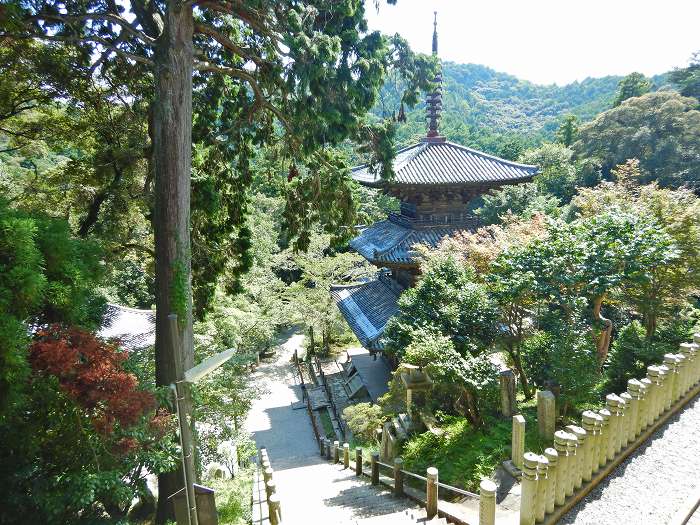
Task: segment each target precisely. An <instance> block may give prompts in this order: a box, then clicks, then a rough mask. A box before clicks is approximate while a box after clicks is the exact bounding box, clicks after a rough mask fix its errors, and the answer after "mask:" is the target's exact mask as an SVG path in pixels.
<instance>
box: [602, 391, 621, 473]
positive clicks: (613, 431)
mask: <svg viewBox="0 0 700 525" xmlns="http://www.w3.org/2000/svg"><path fill="white" fill-rule="evenodd" d="M605 405H606V406H607V407H608V411H609V412H610V419H609V425H608V460H612V459H613V458H614V457H615V449H616V447H617V439H618V438H617V435H618V432H619V431H620V426H619V422H620V418H619V415H618V413H617V396H616V395H615V394H608V395H607V396H605Z"/></svg>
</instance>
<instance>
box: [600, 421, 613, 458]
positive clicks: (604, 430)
mask: <svg viewBox="0 0 700 525" xmlns="http://www.w3.org/2000/svg"><path fill="white" fill-rule="evenodd" d="M598 414H599V415H600V417H601V418H603V422H602V426H601V439H600V447H599V456H598V467H599V468H603V467H604V466H605V464H606V463H607V462H608V449H609V448H610V418H611V417H612V414H611V413H610V410H608V409H607V408H602V409H600V410H599V411H598Z"/></svg>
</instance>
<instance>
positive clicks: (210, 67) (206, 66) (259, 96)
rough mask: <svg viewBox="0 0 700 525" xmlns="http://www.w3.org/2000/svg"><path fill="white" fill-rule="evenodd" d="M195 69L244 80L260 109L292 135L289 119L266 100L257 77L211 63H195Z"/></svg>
mask: <svg viewBox="0 0 700 525" xmlns="http://www.w3.org/2000/svg"><path fill="white" fill-rule="evenodd" d="M195 69H196V70H197V71H210V72H212V73H220V74H222V75H228V76H230V77H234V78H238V79H240V80H244V81H245V82H247V83H248V85H249V86H250V88H251V89H252V90H253V94H254V95H255V100H256V103H257V104H258V105H259V106H260V107H262V108H264V109H267V110H268V111H269V112H270V113H272V114H273V115H275V116H276V117H277V118H278V119H279V121H280V123H281V124H282V125H283V126H284V127H285V129H286V130H287V131H288V132H289V133H292V131H293V130H292V127H291V125H290V124H289V121H288V120H287V117H285V115H284V114H283V113H282V110H280V109H279V108H278V107H276V106H274V105H273V104H271V103H270V102H269V101H268V100H267V99H266V98H265V94H264V93H263V91H262V89H261V88H260V86H259V85H258V82H257V81H256V80H255V77H253V75H251V74H250V73H247V72H246V71H243V70H242V69H236V68H232V67H224V66H217V65H216V64H211V63H209V62H197V63H195Z"/></svg>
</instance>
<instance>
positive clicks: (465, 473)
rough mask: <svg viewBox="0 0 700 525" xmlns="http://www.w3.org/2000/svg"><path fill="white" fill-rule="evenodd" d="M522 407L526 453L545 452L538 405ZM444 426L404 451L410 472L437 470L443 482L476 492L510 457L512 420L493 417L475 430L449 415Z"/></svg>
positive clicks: (413, 440) (415, 439)
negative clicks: (536, 415)
mask: <svg viewBox="0 0 700 525" xmlns="http://www.w3.org/2000/svg"><path fill="white" fill-rule="evenodd" d="M521 408H522V409H523V415H525V418H526V420H527V425H526V428H527V429H528V432H527V434H526V439H525V442H526V450H532V451H534V452H541V451H542V450H543V444H542V443H540V440H539V438H538V437H537V430H536V429H537V425H536V423H535V415H534V404H531V405H530V406H529V407H521ZM441 423H442V424H441V426H440V428H441V430H442V433H441V434H439V435H438V434H434V433H432V432H424V433H422V434H418V435H416V436H412V437H411V438H410V439H409V440H408V441H407V442H406V444H405V445H404V448H403V452H402V457H403V460H404V464H405V466H406V467H405V468H406V469H408V470H410V471H411V472H415V473H417V474H423V473H424V472H425V469H426V468H428V467H437V469H438V471H439V472H440V481H442V482H443V483H448V484H450V485H455V486H458V487H464V488H466V489H467V490H472V491H476V490H478V487H479V482H480V481H481V479H482V478H483V477H489V476H491V475H492V474H493V471H494V470H495V468H496V467H497V466H498V465H499V464H500V463H501V462H502V461H504V460H505V459H508V458H509V457H510V452H511V451H510V445H511V431H512V429H511V427H512V423H511V421H510V420H504V419H496V418H493V419H491V418H490V419H488V420H487V421H486V424H485V425H483V426H481V427H477V428H475V427H473V426H472V425H470V424H469V422H468V421H467V420H466V419H464V418H462V417H453V416H447V417H445V418H444V419H443V421H441Z"/></svg>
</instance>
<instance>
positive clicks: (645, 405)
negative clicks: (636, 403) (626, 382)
mask: <svg viewBox="0 0 700 525" xmlns="http://www.w3.org/2000/svg"><path fill="white" fill-rule="evenodd" d="M639 384H640V385H642V412H643V413H644V418H643V419H642V428H641V429H640V432H641V431H642V430H645V429H646V428H647V427H648V426H649V425H650V424H651V421H652V417H653V416H652V410H653V407H652V401H653V399H654V384H653V383H652V382H651V380H650V379H649V378H648V377H644V378H642V379H640V380H639Z"/></svg>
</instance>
